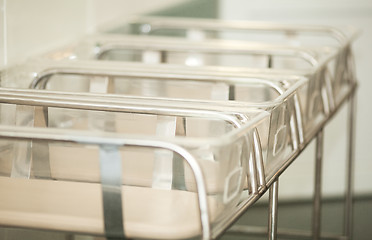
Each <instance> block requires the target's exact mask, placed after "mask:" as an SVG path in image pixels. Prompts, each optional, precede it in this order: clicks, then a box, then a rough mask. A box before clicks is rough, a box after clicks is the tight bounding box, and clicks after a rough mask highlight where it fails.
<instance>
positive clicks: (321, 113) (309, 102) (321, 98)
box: [293, 72, 332, 142]
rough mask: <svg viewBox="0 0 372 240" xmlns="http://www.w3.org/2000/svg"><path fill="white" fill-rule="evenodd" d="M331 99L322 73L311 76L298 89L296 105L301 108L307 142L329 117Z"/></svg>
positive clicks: (295, 99)
mask: <svg viewBox="0 0 372 240" xmlns="http://www.w3.org/2000/svg"><path fill="white" fill-rule="evenodd" d="M330 97H332V96H330V94H329V93H328V92H327V83H326V79H324V76H323V75H322V72H318V73H315V74H312V75H309V76H308V77H307V83H306V84H304V85H303V86H302V87H301V88H300V89H298V94H296V96H294V98H293V100H294V104H298V105H299V106H300V110H299V111H298V112H300V114H301V120H302V128H303V133H304V138H305V139H304V141H305V142H307V141H308V140H309V138H310V137H311V135H312V133H314V131H316V130H317V129H318V128H319V127H320V124H321V123H322V122H323V121H324V120H325V119H326V118H327V117H328V115H329V107H330V106H329V98H330Z"/></svg>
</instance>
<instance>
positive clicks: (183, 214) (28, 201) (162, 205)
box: [0, 140, 227, 239]
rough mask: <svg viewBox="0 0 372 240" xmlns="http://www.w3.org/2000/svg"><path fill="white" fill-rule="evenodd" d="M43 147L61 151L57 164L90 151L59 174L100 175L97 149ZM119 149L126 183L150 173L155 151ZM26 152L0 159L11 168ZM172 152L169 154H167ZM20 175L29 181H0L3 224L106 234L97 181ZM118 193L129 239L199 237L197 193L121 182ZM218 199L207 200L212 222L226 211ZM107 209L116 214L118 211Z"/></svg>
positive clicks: (13, 178)
mask: <svg viewBox="0 0 372 240" xmlns="http://www.w3.org/2000/svg"><path fill="white" fill-rule="evenodd" d="M2 141H5V140H2ZM6 141H7V143H8V145H9V144H10V145H21V144H22V145H27V146H32V144H33V143H34V142H35V141H36V140H30V141H25V140H20V141H18V140H6ZM42 143H43V144H48V145H49V147H50V148H60V149H61V150H62V151H63V154H60V155H59V156H58V157H59V158H60V159H61V161H71V156H74V155H76V154H79V153H76V150H77V149H86V150H89V154H88V153H87V151H86V152H85V154H84V155H83V156H81V158H75V159H74V160H75V161H74V162H73V164H72V165H71V166H70V167H69V168H67V169H58V170H59V171H66V172H69V171H71V170H75V168H78V169H79V168H80V167H81V166H83V167H84V165H88V166H91V165H93V166H96V167H97V174H98V176H99V175H100V174H101V173H102V172H100V168H99V166H100V164H102V160H101V163H100V159H99V152H100V148H99V146H97V145H85V144H78V143H62V142H59V143H58V142H42ZM118 150H119V151H120V157H121V161H122V177H123V179H126V175H127V174H128V173H130V174H132V175H133V174H136V173H137V174H138V175H139V176H142V175H143V171H146V169H147V168H148V166H145V164H146V160H147V158H149V155H150V156H151V155H155V150H154V149H151V148H144V147H121V148H119V149H118ZM158 150H159V149H158ZM29 151H32V149H30V148H29V147H27V148H18V149H17V150H16V149H14V150H13V151H12V154H10V155H9V158H7V159H5V158H6V157H5V156H4V155H3V154H2V158H1V160H2V161H7V162H8V165H12V162H13V163H14V161H15V158H14V156H17V155H24V154H23V152H29ZM163 151H168V150H163ZM170 153H172V152H170V151H169V152H167V154H170ZM32 160H33V161H34V160H35V159H32ZM103 160H111V159H103ZM181 160H182V159H181ZM134 162H140V163H141V164H142V165H143V166H144V168H138V167H137V168H135V169H131V170H132V171H134V170H135V171H136V172H132V171H129V170H128V168H130V165H131V164H135V163H134ZM103 164H104V163H103ZM137 165H138V164H137ZM17 167H18V168H19V167H20V166H17ZM22 170H23V171H26V172H27V171H29V174H28V175H29V176H28V177H18V176H4V175H2V176H0V186H1V187H0V189H1V190H0V192H1V193H2V194H1V195H2V204H1V205H0V212H1V216H2V217H0V224H1V225H7V226H14V227H26V228H37V229H48V230H57V231H67V232H79V233H87V234H95V235H97V234H98V235H103V234H104V230H103V219H104V218H103V208H102V190H101V183H100V180H99V179H98V181H92V179H90V181H89V180H87V181H73V180H71V179H70V180H66V179H55V178H54V177H51V178H42V179H40V178H38V177H37V176H34V175H33V172H32V170H33V165H32V166H31V169H30V170H29V169H27V168H25V169H22ZM79 171H81V172H84V168H80V169H79ZM150 177H151V175H150ZM124 182H125V181H124ZM121 189H122V191H121V194H122V208H123V213H124V224H125V227H124V229H125V231H126V234H127V235H128V236H135V237H140V238H142V237H144V238H153V237H154V236H157V238H159V239H162V238H163V237H167V238H178V237H179V238H188V237H193V236H197V235H200V232H201V230H200V229H201V227H200V216H199V207H198V202H197V193H196V192H195V191H194V190H192V191H190V190H187V189H182V190H179V189H176V188H172V189H166V188H157V187H153V186H147V187H143V186H139V184H137V183H136V184H133V183H132V184H130V183H124V184H123V185H122V187H121ZM218 195H219V193H218V194H213V195H209V196H208V197H207V200H208V203H209V206H210V207H209V209H210V216H211V217H212V220H214V219H215V218H216V217H217V215H218V214H219V212H220V211H222V209H223V208H224V207H227V206H224V205H219V200H218V198H219V197H218ZM111 207H113V208H115V209H116V208H117V207H118V206H111ZM159 219H161V221H159ZM145 229H146V231H144V230H145Z"/></svg>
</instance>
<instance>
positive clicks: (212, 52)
mask: <svg viewBox="0 0 372 240" xmlns="http://www.w3.org/2000/svg"><path fill="white" fill-rule="evenodd" d="M355 37H356V31H354V30H353V29H348V28H343V29H337V28H333V27H332V28H331V27H321V26H295V25H280V24H274V23H257V22H256V23H255V22H233V21H231V22H229V21H217V20H206V19H178V18H159V17H153V18H144V17H142V18H136V19H133V20H132V21H126V22H124V23H121V24H119V25H115V26H112V27H110V28H107V29H105V31H102V32H101V33H99V34H95V35H89V36H86V37H85V38H84V39H82V40H80V41H78V43H72V44H71V45H69V46H65V47H63V48H61V49H56V50H55V51H52V52H49V53H46V54H44V55H42V56H37V57H35V58H33V59H29V60H28V61H27V62H25V63H22V64H20V65H17V66H12V67H8V68H6V69H4V70H3V71H2V72H1V89H0V102H1V104H0V111H1V125H0V136H1V142H0V144H1V145H0V150H1V158H0V165H1V167H0V171H1V177H0V191H1V193H0V194H1V196H2V197H1V200H0V225H4V226H12V227H26V228H37V229H48V230H58V231H66V232H75V233H86V234H92V235H103V236H108V237H123V236H124V235H125V236H126V237H130V238H159V239H185V238H192V237H195V236H200V237H202V238H203V239H209V238H212V237H213V236H216V235H218V234H220V233H221V232H222V231H224V229H225V228H224V226H225V225H226V223H227V222H228V221H230V220H231V219H233V218H235V217H236V216H237V214H238V212H239V210H240V209H241V208H242V207H246V206H247V205H250V204H252V203H253V202H254V201H255V200H257V199H258V198H259V197H260V196H261V195H262V194H263V193H264V192H265V190H266V189H267V187H269V186H270V184H271V183H272V182H273V181H274V180H275V178H276V177H277V176H278V175H279V174H280V173H281V172H282V171H283V169H284V168H285V167H286V166H287V165H288V164H290V162H291V161H292V160H293V159H294V158H295V157H296V156H297V155H298V154H299V152H300V151H301V150H302V149H303V148H304V147H305V146H306V144H307V143H308V142H309V141H310V140H311V139H312V138H313V137H314V135H315V134H316V133H317V132H318V131H319V129H320V128H321V127H322V126H323V125H324V123H325V122H326V121H327V120H328V119H329V117H330V116H331V115H332V114H333V113H334V112H336V111H337V109H338V107H339V106H340V105H341V104H342V103H343V102H344V101H345V100H346V99H347V98H348V96H349V95H350V94H352V93H353V91H354V89H355V86H356V79H355V76H354V69H353V67H354V63H353V58H352V51H351V43H352V41H353V40H354V38H355Z"/></svg>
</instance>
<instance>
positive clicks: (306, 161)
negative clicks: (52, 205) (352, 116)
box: [220, 0, 372, 197]
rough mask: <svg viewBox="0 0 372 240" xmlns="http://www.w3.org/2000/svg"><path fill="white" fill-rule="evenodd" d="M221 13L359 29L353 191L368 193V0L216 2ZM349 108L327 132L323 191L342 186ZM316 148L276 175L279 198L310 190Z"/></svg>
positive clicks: (371, 59) (371, 5)
mask: <svg viewBox="0 0 372 240" xmlns="http://www.w3.org/2000/svg"><path fill="white" fill-rule="evenodd" d="M220 4H221V5H220V16H221V17H222V18H225V19H245V20H260V21H275V22H288V23H310V24H323V25H348V24H350V25H353V26H355V27H358V28H359V29H361V30H362V31H363V33H362V35H361V37H360V38H359V39H358V40H357V41H356V42H355V44H354V53H355V58H356V67H357V77H358V80H359V83H360V87H359V89H358V115H357V139H356V174H355V190H356V192H357V193H358V194H364V193H372V184H371V180H372V174H371V172H372V155H371V153H370V152H369V150H370V149H369V148H370V147H371V144H372V127H371V120H372V111H371V110H372V107H371V104H370V103H371V100H372V98H371V93H370V92H371V91H372V81H371V79H370V74H371V69H372V65H371V64H372V2H371V1H367V0H366V1H363V0H356V1H347V0H341V1H339V0H338V1H336V0H328V1H321V0H311V1H310V0H303V1H296V0H267V1H256V0H220ZM346 121H347V109H346V108H345V107H344V108H343V109H342V111H341V113H340V114H338V116H337V117H336V118H335V119H334V120H333V121H332V122H331V123H330V124H329V125H328V126H327V128H326V130H325V140H326V142H325V162H324V174H323V189H324V193H325V194H327V195H335V194H340V193H342V192H343V190H344V182H343V178H344V176H345V171H346V169H345V152H346V135H345V133H346ZM314 148H315V144H312V145H311V146H309V148H308V149H307V150H306V151H305V153H304V154H303V155H302V156H301V157H300V158H299V159H297V161H296V162H295V163H294V164H293V165H292V166H291V167H290V168H289V169H288V171H286V172H285V173H284V175H283V176H282V177H281V179H280V192H281V196H283V197H304V196H305V197H306V196H310V194H311V192H312V184H313V173H314V160H313V159H314V158H313V156H314V154H315V153H314Z"/></svg>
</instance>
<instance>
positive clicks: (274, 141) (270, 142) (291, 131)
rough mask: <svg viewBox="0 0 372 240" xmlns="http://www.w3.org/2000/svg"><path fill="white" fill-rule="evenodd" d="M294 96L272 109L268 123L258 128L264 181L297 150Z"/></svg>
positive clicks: (297, 127)
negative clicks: (264, 126)
mask: <svg viewBox="0 0 372 240" xmlns="http://www.w3.org/2000/svg"><path fill="white" fill-rule="evenodd" d="M294 96H295V95H292V96H291V97H289V98H288V99H287V100H286V101H284V102H283V103H282V104H280V105H278V106H276V107H275V108H274V109H272V111H271V117H270V123H269V125H268V126H266V128H259V129H258V130H259V135H260V138H261V142H262V143H261V146H262V152H263V154H264V156H263V162H264V171H265V178H266V181H269V180H270V179H271V178H272V177H273V176H274V175H275V174H276V172H277V171H278V170H280V168H282V167H283V166H284V165H285V164H286V162H287V161H288V160H289V159H290V158H291V157H293V156H294V155H295V154H296V152H297V151H298V150H299V136H298V133H299V126H298V124H297V118H296V109H295V107H294V99H293V98H294ZM266 136H268V137H267V138H266Z"/></svg>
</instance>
